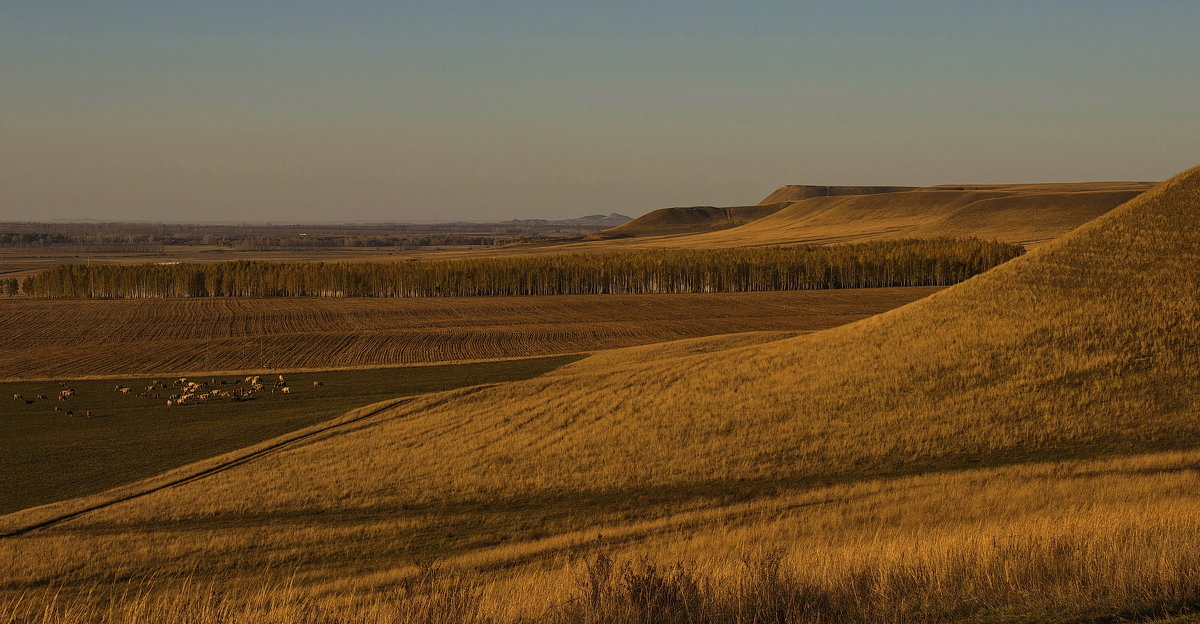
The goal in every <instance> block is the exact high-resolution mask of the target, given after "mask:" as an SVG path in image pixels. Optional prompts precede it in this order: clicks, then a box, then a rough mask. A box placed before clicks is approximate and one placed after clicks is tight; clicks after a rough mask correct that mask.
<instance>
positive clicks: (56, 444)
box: [0, 355, 581, 513]
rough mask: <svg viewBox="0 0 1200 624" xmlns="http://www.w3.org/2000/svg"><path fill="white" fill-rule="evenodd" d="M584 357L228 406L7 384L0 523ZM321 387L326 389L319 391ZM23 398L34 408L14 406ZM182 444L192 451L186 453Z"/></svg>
mask: <svg viewBox="0 0 1200 624" xmlns="http://www.w3.org/2000/svg"><path fill="white" fill-rule="evenodd" d="M580 357H581V356H574V355H567V356H557V357H549V358H531V359H526V360H507V361H499V362H476V363H469V364H449V365H443V366H412V367H404V368H385V369H368V370H353V371H324V372H321V373H295V374H293V373H291V372H288V373H286V377H285V379H286V380H287V381H288V384H289V390H290V391H289V393H288V394H282V393H277V392H261V393H258V394H256V395H255V396H254V397H253V399H252V400H247V401H232V400H228V399H221V400H214V401H208V402H204V403H197V404H193V405H181V406H174V407H168V406H167V405H166V400H165V399H166V397H168V396H169V395H170V394H172V393H178V392H179V390H178V389H175V388H172V387H170V385H169V384H170V383H172V380H169V379H158V381H161V382H163V383H165V384H168V388H167V389H163V390H157V389H156V390H155V394H158V395H159V396H158V398H153V397H151V396H139V395H141V394H149V393H144V392H142V391H143V390H145V389H146V388H147V387H148V385H149V384H150V383H151V382H153V381H155V380H154V379H127V378H121V379H116V380H114V379H106V380H94V381H87V380H71V381H67V382H66V384H67V385H68V386H70V388H71V389H72V390H73V391H74V396H72V397H70V398H69V399H67V400H65V401H58V400H56V399H57V397H58V394H59V390H60V388H61V387H62V386H61V385H60V384H58V383H55V382H48V381H43V382H16V383H11V382H10V383H0V397H3V402H2V403H0V405H3V407H4V411H3V413H4V415H3V416H2V417H0V432H2V435H0V513H7V512H10V511H16V510H18V509H23V508H25V507H32V506H34V505H42V504H45V503H49V502H53V501H56V500H62V499H65V498H71V497H74V496H82V495H85V494H93V493H96V492H100V491H103V490H106V489H108V488H111V487H115V486H118V485H121V484H123V483H128V482H130V481H136V480H138V479H144V478H146V477H150V476H153V475H156V474H158V473H160V472H163V471H165V470H169V469H171V468H175V467H178V466H182V465H184V464H188V463H191V462H194V461H197V460H201V459H204V458H206V457H211V456H213V455H219V454H221V453H226V452H229V451H232V450H234V449H239V448H242V447H245V446H250V445H253V444H256V443H258V442H261V441H263V440H268V439H271V438H274V437H276V436H279V435H282V434H284V433H287V432H289V431H294V430H296V429H301V428H303V427H307V426H309V425H312V424H315V423H318V422H321V421H323V420H326V419H329V418H333V417H334V416H338V415H340V414H342V413H343V412H346V411H348V410H351V409H354V408H357V407H361V406H363V405H368V404H372V403H376V402H379V401H384V400H387V399H394V398H397V397H403V396H411V395H414V394H421V393H425V392H438V391H443V390H448V389H452V388H459V387H463V386H473V385H477V384H481V383H499V382H504V381H512V380H515V379H527V378H529V377H533V376H536V375H540V374H542V373H545V372H546V371H549V370H553V369H554V368H557V367H559V366H562V365H563V364H566V363H568V362H572V361H575V360H577V359H579V358H580ZM272 379H273V378H272ZM198 381H205V382H211V381H218V383H216V384H213V385H212V387H213V388H216V389H232V388H234V387H238V386H247V387H248V386H249V384H245V383H243V378H242V376H240V375H239V376H237V377H232V376H225V377H223V378H221V379H220V380H215V379H212V378H208V379H203V380H198ZM317 381H319V382H320V383H321V385H320V386H315V385H314V382H317ZM221 382H224V383H221ZM117 385H120V386H125V387H129V388H131V391H130V393H128V394H122V393H120V392H116V391H114V387H115V386H117ZM18 394H19V395H21V396H23V397H27V398H28V400H32V404H28V405H27V404H26V403H25V401H17V400H11V399H10V397H12V396H13V395H18ZM38 396H46V397H52V398H50V399H48V400H38V399H36V397H38ZM55 408H58V410H62V411H57V410H56V409H55ZM67 410H70V412H71V413H70V414H68V413H67ZM87 414H91V416H87ZM182 440H186V441H187V443H186V444H183V445H181V444H180V441H182Z"/></svg>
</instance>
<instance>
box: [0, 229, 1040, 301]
mask: <svg viewBox="0 0 1200 624" xmlns="http://www.w3.org/2000/svg"><path fill="white" fill-rule="evenodd" d="M1024 251H1025V250H1024V248H1023V247H1021V246H1020V245H1014V244H1009V243H999V242H988V241H982V240H978V239H973V238H968V239H934V240H894V241H873V242H866V243H855V244H849V245H837V246H831V247H822V246H801V247H758V248H736V249H713V250H678V251H675V250H670V251H667V250H664V251H636V252H627V253H601V254H570V255H538V256H513V257H486V258H477V259H475V258H472V259H458V260H408V261H400V262H335V263H326V262H258V261H235V262H220V263H214V264H137V265H115V264H110V265H90V266H89V265H83V264H68V265H61V266H58V267H55V268H53V269H49V270H46V271H44V272H42V273H41V274H39V275H37V276H36V277H28V278H26V279H25V281H24V282H23V283H22V284H21V288H20V289H19V291H20V292H21V293H22V294H26V295H31V296H35V297H69V298H165V297H481V296H511V295H590V294H610V293H625V294H651V293H707V292H750V291H772V290H807V289H825V288H875V287H884V286H935V285H948V284H953V283H956V282H960V281H962V280H965V279H967V278H968V277H971V276H972V275H975V274H977V273H980V272H983V271H986V270H987V269H989V268H991V267H993V266H996V265H998V264H1000V263H1002V262H1005V261H1007V260H1009V259H1011V258H1014V257H1016V256H1019V255H1021V254H1022V253H1024ZM9 286H10V287H11V286H13V285H12V284H9Z"/></svg>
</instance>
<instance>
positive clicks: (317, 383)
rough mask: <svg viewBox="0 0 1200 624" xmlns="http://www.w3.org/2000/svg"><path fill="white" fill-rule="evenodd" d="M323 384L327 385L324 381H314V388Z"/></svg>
mask: <svg viewBox="0 0 1200 624" xmlns="http://www.w3.org/2000/svg"><path fill="white" fill-rule="evenodd" d="M323 385H325V384H324V383H321V382H319V381H314V382H313V387H314V388H320V387H321V386H323Z"/></svg>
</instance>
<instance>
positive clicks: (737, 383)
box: [0, 169, 1200, 622]
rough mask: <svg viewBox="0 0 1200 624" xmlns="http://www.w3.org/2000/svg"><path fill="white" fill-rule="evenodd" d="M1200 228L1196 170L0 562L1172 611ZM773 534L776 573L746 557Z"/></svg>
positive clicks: (862, 605)
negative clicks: (839, 301)
mask: <svg viewBox="0 0 1200 624" xmlns="http://www.w3.org/2000/svg"><path fill="white" fill-rule="evenodd" d="M945 192H946V193H955V192H954V191H945ZM1198 236H1200V169H1196V170H1192V171H1190V172H1188V173H1186V174H1183V175H1181V176H1179V177H1177V178H1175V179H1173V180H1171V181H1169V182H1167V183H1164V184H1162V185H1160V186H1158V187H1156V188H1155V189H1153V190H1152V191H1150V192H1147V193H1145V194H1144V195H1142V196H1141V197H1139V198H1137V199H1136V200H1134V201H1131V202H1129V203H1128V204H1126V205H1124V206H1122V207H1121V208H1119V209H1116V210H1113V211H1111V212H1109V213H1108V214H1107V215H1105V216H1103V217H1101V218H1099V219H1097V220H1095V221H1094V222H1091V223H1088V224H1087V225H1085V226H1083V227H1081V228H1079V229H1078V230H1076V231H1074V232H1072V233H1071V235H1069V236H1065V237H1063V238H1061V239H1058V240H1055V241H1052V242H1050V243H1048V244H1046V245H1044V246H1043V247H1041V248H1040V249H1038V250H1036V251H1034V252H1031V253H1030V254H1027V255H1026V256H1023V257H1021V258H1018V259H1016V260H1014V261H1012V262H1009V263H1007V264H1005V265H1002V266H1001V267H999V268H997V269H994V270H992V271H989V272H988V273H985V274H983V275H980V276H977V277H975V278H973V279H971V280H968V281H967V282H965V283H963V284H960V285H958V286H955V287H952V288H949V289H946V290H944V291H942V292H939V293H937V294H935V295H932V296H930V297H928V298H926V299H923V300H921V301H918V302H915V303H913V304H911V305H908V306H904V307H902V308H899V309H897V310H893V311H891V312H888V313H884V314H881V315H878V316H875V317H872V318H869V319H866V320H864V321H861V322H858V323H854V324H851V325H847V326H843V327H839V328H835V329H831V330H827V331H823V332H818V333H814V334H810V335H807V336H802V337H798V338H788V339H780V340H774V341H770V342H766V343H761V344H735V343H730V342H726V341H725V340H722V339H717V340H697V341H692V342H689V343H684V344H672V345H665V346H645V347H637V348H634V349H630V350H624V351H613V352H607V353H604V354H598V355H596V356H592V357H589V358H587V359H585V360H582V361H580V362H577V363H575V364H572V365H569V366H566V367H563V368H561V369H559V370H557V371H555V372H553V373H550V374H548V375H546V376H544V377H540V378H537V379H533V380H529V381H524V382H517V383H511V384H503V385H499V386H495V387H491V388H487V389H482V390H476V391H454V392H449V393H442V394H438V395H430V396H428V397H423V398H419V399H415V400H413V401H412V402H409V403H406V404H404V405H400V406H397V407H396V408H394V409H393V410H391V411H390V412H388V414H386V415H383V416H381V417H380V418H379V419H377V420H373V421H372V422H371V423H370V424H369V425H367V426H364V427H363V428H361V429H357V430H353V431H346V432H344V433H341V434H340V435H336V436H329V437H326V438H324V439H321V440H319V441H314V442H312V443H309V444H306V445H301V446H295V447H289V448H286V449H284V450H281V451H280V452H278V453H275V454H272V455H270V456H267V457H265V458H263V459H262V460H260V461H255V462H248V463H245V464H242V465H239V466H236V467H233V468H231V469H229V470H226V471H223V472H220V473H218V474H215V475H213V476H212V477H210V478H205V479H199V480H195V481H192V482H189V483H187V484H185V485H181V486H179V487H175V488H168V489H163V490H159V491H156V492H154V493H151V494H148V495H146V496H141V497H138V498H136V499H133V500H130V501H128V502H125V503H121V504H118V505H114V506H110V507H105V508H103V509H101V510H98V511H96V512H93V513H89V514H85V515H83V516H80V517H78V518H75V519H73V520H71V521H69V522H66V523H63V524H60V525H56V526H53V527H50V528H47V529H44V530H41V531H37V532H34V533H30V534H28V535H25V536H23V537H19V538H14V539H8V540H2V541H0V557H3V558H7V560H8V561H10V562H12V563H11V565H10V569H9V570H8V571H2V570H0V574H2V575H4V576H3V577H0V583H3V584H4V585H3V586H4V587H6V588H8V591H10V592H14V593H15V592H20V591H25V590H31V589H36V588H37V587H39V586H40V585H41V584H43V583H49V582H50V581H51V580H53V581H54V582H57V583H61V584H63V585H64V586H65V587H66V588H67V589H68V590H71V589H78V588H82V587H88V586H90V585H91V584H93V583H102V584H104V583H118V584H119V583H120V582H121V581H122V580H123V579H127V578H130V577H134V578H140V577H142V576H145V575H148V574H150V573H151V572H154V573H158V574H161V575H167V576H170V575H179V574H188V575H191V578H193V579H201V580H203V579H217V578H220V579H225V581H224V582H225V583H227V584H230V585H232V586H241V587H249V586H251V585H252V584H253V583H262V582H268V581H269V579H271V578H278V577H273V575H279V576H285V572H283V569H284V568H286V569H287V573H291V572H292V571H295V572H296V573H297V576H296V577H295V579H296V581H295V582H297V583H301V584H302V585H304V586H306V587H311V588H313V590H312V591H311V592H310V593H309V594H307V595H309V596H314V597H319V596H320V595H321V591H327V592H330V595H331V596H340V597H342V598H344V597H345V596H346V595H347V592H348V591H349V590H350V589H351V588H366V589H385V590H387V591H389V592H398V594H396V593H393V594H387V595H401V596H402V595H405V594H406V593H413V592H416V593H418V594H420V593H422V592H423V591H425V590H423V589H422V586H420V585H415V584H414V583H413V582H412V581H411V579H412V578H413V574H414V571H415V570H416V568H414V567H413V564H414V563H415V562H419V561H421V560H423V559H425V558H428V557H431V556H436V557H440V558H443V559H445V560H448V561H450V562H452V563H453V564H454V565H456V566H457V567H458V568H460V569H466V570H469V571H472V572H473V573H474V574H477V575H480V577H479V578H480V579H481V580H482V582H484V583H486V591H487V595H488V596H489V598H488V600H491V601H492V602H491V603H489V604H491V605H492V606H491V607H489V609H492V610H491V611H490V613H493V614H496V615H497V616H498V617H499V618H500V619H504V618H505V617H508V616H510V615H512V609H514V608H515V609H517V610H522V609H525V610H530V609H532V610H533V611H532V612H534V613H539V612H541V613H546V612H544V611H538V610H539V609H552V610H555V609H557V611H554V612H555V613H565V612H566V611H570V609H571V608H572V607H571V605H572V604H574V605H580V604H583V605H587V604H592V605H593V606H592V607H591V611H590V613H592V614H593V615H596V617H595V618H592V619H591V620H589V619H588V618H587V617H586V616H587V613H584V614H582V615H580V616H579V617H574V618H573V617H572V616H571V615H570V613H565V615H563V616H562V617H563V621H581V622H582V621H614V622H615V621H623V620H622V617H621V616H622V613H625V614H626V615H628V614H629V613H635V612H636V613H643V614H644V613H651V614H653V613H656V611H654V609H656V608H658V606H661V605H663V604H665V605H667V606H671V605H682V604H688V603H685V602H682V601H684V600H685V599H686V600H692V599H693V598H694V599H695V600H701V599H703V600H708V601H709V602H707V603H704V604H706V605H708V606H705V607H704V608H705V609H708V610H707V611H705V613H711V614H713V616H714V617H713V620H715V621H739V620H737V619H736V618H734V617H726V618H723V619H719V618H717V615H719V614H720V613H721V611H720V610H721V609H722V608H724V607H722V606H721V605H725V607H728V608H729V609H731V610H733V611H736V609H737V608H743V609H749V608H758V606H759V605H763V604H766V605H767V606H768V607H769V606H770V604H769V603H768V601H769V600H770V599H772V597H774V596H783V597H787V598H789V602H788V603H787V604H784V605H782V606H781V607H780V609H782V613H784V614H785V615H790V616H791V617H794V618H797V619H798V618H800V617H808V618H810V619H813V620H816V621H856V622H868V621H880V620H885V619H890V620H892V621H906V622H926V621H956V620H963V619H974V620H976V621H981V620H982V621H1042V620H1045V619H1046V617H1047V616H1048V615H1053V616H1054V617H1067V618H1076V619H1080V618H1083V620H1082V621H1092V620H1096V619H1098V618H1101V617H1104V618H1109V620H1108V621H1112V619H1113V618H1118V617H1127V616H1128V617H1133V618H1139V619H1146V618H1166V617H1168V616H1173V615H1177V614H1179V613H1181V612H1183V613H1186V612H1189V611H1190V610H1193V609H1195V607H1196V605H1197V604H1200V591H1198V590H1197V587H1200V584H1198V583H1197V580H1198V579H1197V578H1196V577H1195V569H1196V565H1195V564H1196V562H1197V560H1200V556H1198V555H1197V553H1198V552H1200V543H1197V541H1196V538H1195V535H1196V534H1197V533H1196V530H1195V529H1196V526H1195V511H1196V510H1197V509H1198V506H1197V501H1196V494H1195V492H1196V491H1197V488H1196V485H1197V482H1196V479H1197V468H1198V467H1200V461H1198V458H1197V455H1196V452H1195V451H1194V450H1193V449H1195V448H1197V446H1198V445H1200V419H1198V418H1197V415H1200V386H1198V385H1197V384H1196V383H1195V380H1196V372H1195V371H1197V370H1200V299H1198V298H1197V297H1196V294H1195V293H1196V292H1197V287H1198V286H1200V251H1198V250H1200V240H1198V239H1197V237H1198ZM918 473H928V474H925V475H924V476H912V475H916V474H918ZM100 498H103V497H100ZM84 504H89V503H88V501H75V502H72V503H68V504H63V505H58V506H51V507H48V508H42V509H36V510H30V511H26V512H22V513H18V514H13V515H9V516H6V517H3V518H0V524H3V525H5V526H9V527H18V526H27V525H28V524H29V523H33V522H37V521H39V520H44V519H46V518H47V517H53V516H54V515H56V514H62V513H66V512H69V511H70V510H72V509H75V508H78V506H79V505H84ZM218 529H219V530H218ZM774 544H779V545H782V546H783V547H785V548H786V549H787V551H786V552H785V559H786V561H785V564H784V565H783V567H781V568H780V570H782V572H783V573H784V574H786V576H785V577H779V576H775V577H772V576H771V575H764V574H761V570H763V569H769V568H770V566H766V567H764V565H765V564H762V563H761V561H762V557H761V556H758V555H755V554H754V553H755V551H756V550H758V549H760V548H762V547H764V546H770V545H774ZM597 551H609V552H616V553H618V555H624V556H630V555H639V554H645V555H647V556H649V557H650V558H651V559H650V560H649V561H650V562H655V561H658V562H662V561H669V560H671V559H675V558H689V557H691V558H697V557H705V558H706V559H707V560H705V561H699V562H695V564H696V565H697V566H699V567H701V568H702V569H703V570H704V572H703V574H705V575H707V576H705V577H704V578H708V579H717V580H716V581H714V582H712V583H708V584H705V581H704V578H701V579H700V580H699V581H697V582H696V583H690V582H687V579H686V578H683V577H680V576H679V575H678V574H675V573H674V572H671V570H672V569H673V568H661V567H659V568H656V570H657V572H656V573H654V574H657V575H658V576H654V574H650V573H647V572H646V569H645V568H644V567H643V568H637V567H634V568H632V570H633V571H632V572H631V573H623V576H622V577H621V578H623V579H625V581H624V584H623V585H621V587H618V588H617V589H614V590H612V591H609V592H607V593H605V592H601V594H593V595H600V596H601V597H600V598H598V599H597V601H596V602H595V603H588V602H587V594H586V593H583V594H574V595H573V594H571V593H570V592H571V591H572V590H571V589H570V587H571V585H570V583H568V582H567V581H563V582H560V583H547V582H545V581H546V578H547V575H553V574H556V573H557V572H555V571H556V570H561V569H562V566H563V565H566V564H569V563H570V562H571V561H573V560H575V559H573V558H574V557H581V556H583V557H587V556H590V553H594V552H597ZM740 556H746V557H747V561H750V562H753V561H756V560H757V561H760V563H759V564H753V565H742V564H739V563H738V562H737V561H732V562H731V561H730V558H737V557H740ZM268 570H271V571H268ZM639 570H640V572H639ZM755 570H759V572H755ZM561 574H563V575H564V576H560V577H555V578H560V579H563V578H568V577H569V575H571V574H572V572H570V571H569V570H568V571H567V572H562V573H561ZM574 574H575V575H576V576H575V578H579V575H580V574H582V575H583V576H584V578H586V570H583V569H581V568H575V572H574ZM648 574H649V576H648ZM664 575H665V576H667V577H670V578H668V579H667V580H665V581H661V580H655V579H658V578H660V577H662V576H664ZM756 575H757V576H756ZM647 578H649V579H650V580H649V581H647V580H646V579H647ZM772 578H774V579H775V580H774V581H772V580H771V579H772ZM671 579H674V580H671ZM681 579H682V580H681ZM767 582H778V583H779V584H778V585H769V584H768V585H762V584H761V583H767ZM754 583H760V584H759V585H758V586H757V587H758V589H757V590H755V589H754V585H753V584H754ZM602 585H603V584H602ZM647 587H652V588H658V589H654V590H653V592H652V593H651V594H650V595H651V596H653V597H655V598H653V600H650V601H647V599H646V595H647V594H646V591H642V590H638V588H643V589H645V588H647ZM663 587H680V588H683V589H680V590H679V591H675V590H671V589H662V588H663ZM425 588H426V589H429V586H425ZM539 588H548V589H539ZM631 588H633V589H631ZM772 588H774V589H772ZM743 590H745V591H743ZM448 591H449V590H446V589H444V588H442V589H438V590H436V591H434V592H433V593H435V594H439V595H442V596H443V597H444V596H445V595H446V594H447V592H448ZM647 591H649V590H647ZM556 592H557V593H556ZM663 592H666V593H663ZM739 592H742V593H740V594H739ZM380 595H383V594H380ZM572 596H575V597H577V598H578V600H576V601H575V602H571V601H570V599H571V598H572ZM662 596H666V598H661V597H662ZM688 596H692V597H693V598H688ZM697 596H698V597H699V598H696V597H697ZM705 596H707V597H708V598H704V597H705ZM738 596H743V597H746V596H748V597H749V598H750V599H749V600H748V599H739V598H738ZM660 598H661V600H660ZM380 600H382V598H381V599H380ZM663 600H666V602H663ZM552 603H554V604H557V605H558V606H557V607H554V606H551V605H552ZM388 604H390V603H388ZM404 604H406V605H408V606H404V605H402V606H401V607H397V608H404V609H409V608H412V604H415V603H411V602H410V603H404ZM514 604H515V605H516V606H515V607H514V606H513V605H514ZM696 604H700V603H696ZM738 605H741V607H738ZM610 608H611V609H613V611H611V612H610V611H609V609H610ZM623 608H628V609H631V611H626V612H622V611H621V609H623ZM358 612H359V613H364V612H363V611H358ZM777 613H778V612H777ZM1064 614H1066V615H1064ZM627 619H628V618H625V620H627ZM360 621H370V620H360ZM659 621H662V620H659ZM740 621H746V619H745V618H743V619H742V620H740ZM1068 621H1069V619H1068Z"/></svg>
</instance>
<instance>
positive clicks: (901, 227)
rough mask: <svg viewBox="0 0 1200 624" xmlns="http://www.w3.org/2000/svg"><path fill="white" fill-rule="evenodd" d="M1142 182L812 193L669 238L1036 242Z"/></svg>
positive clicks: (695, 241)
mask: <svg viewBox="0 0 1200 624" xmlns="http://www.w3.org/2000/svg"><path fill="white" fill-rule="evenodd" d="M1072 186H1073V185H1072ZM1144 188H1145V187H1142V188H1141V189H1138V188H1116V189H1101V190H1074V189H1073V188H1071V187H1070V186H1069V187H1068V189H1067V190H1058V189H1054V188H1049V189H1047V188H1045V187H1042V186H1037V185H1035V186H1033V187H1032V188H1029V187H1016V188H1013V189H1005V188H1000V189H964V190H951V189H941V188H929V189H920V190H915V191H908V192H901V193H887V194H878V195H853V196H846V197H815V198H812V199H806V200H803V201H799V202H796V203H794V204H792V205H790V206H788V207H787V208H784V209H782V210H780V211H778V212H775V213H773V214H771V215H769V216H766V217H763V218H762V219H759V220H756V221H754V222H751V223H747V224H746V225H743V226H740V227H737V228H732V229H728V230H724V231H721V232H714V233H709V234H700V235H696V236H694V237H689V239H688V240H686V241H684V240H676V241H674V242H672V244H673V245H683V244H687V245H693V246H697V247H705V246H722V247H723V246H740V245H781V244H797V243H816V244H826V243H837V242H849V241H858V240H870V239H878V238H929V237H938V236H950V237H959V236H975V237H979V238H984V239H997V240H1003V241H1008V242H1017V243H1023V244H1026V245H1029V246H1036V245H1038V244H1041V243H1044V242H1046V241H1048V240H1051V239H1054V238H1056V237H1058V236H1061V235H1063V234H1065V233H1067V232H1069V231H1070V230H1072V229H1074V228H1075V227H1078V226H1079V225H1082V224H1083V223H1086V222H1088V221H1090V220H1092V219H1094V218H1096V217H1099V216H1100V215H1102V214H1104V213H1106V212H1108V211H1109V210H1112V209H1113V208H1115V207H1117V206H1119V205H1120V204H1122V203H1124V202H1126V201H1128V200H1130V199H1132V198H1133V197H1136V196H1137V195H1138V194H1139V193H1140V192H1142V190H1144Z"/></svg>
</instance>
